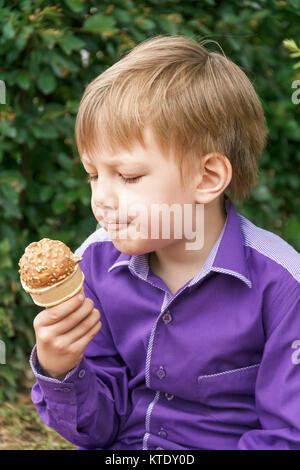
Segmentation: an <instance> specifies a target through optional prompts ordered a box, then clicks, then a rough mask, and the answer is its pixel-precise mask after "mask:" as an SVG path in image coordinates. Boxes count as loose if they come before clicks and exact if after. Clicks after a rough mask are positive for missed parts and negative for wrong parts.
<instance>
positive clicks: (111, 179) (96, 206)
mask: <svg viewBox="0 0 300 470" xmlns="http://www.w3.org/2000/svg"><path fill="white" fill-rule="evenodd" d="M145 141H146V144H147V147H146V150H144V149H143V147H142V146H140V144H137V145H136V146H135V147H134V149H133V151H132V152H131V153H128V152H127V151H126V150H124V151H121V152H120V153H118V154H114V155H100V154H99V155H97V156H96V157H94V158H93V161H92V160H91V159H89V160H86V158H87V156H86V157H83V164H84V167H85V169H86V171H87V173H89V175H90V176H92V177H93V178H92V181H91V190H92V199H91V206H92V210H93V213H94V215H95V218H96V219H97V221H98V222H99V223H100V225H101V226H102V227H104V228H105V230H107V231H108V232H109V234H110V235H111V239H112V241H113V243H114V245H115V247H116V248H117V249H118V250H119V251H121V252H123V253H126V254H140V253H148V252H151V251H155V250H157V249H160V248H163V247H165V246H167V245H170V244H172V243H178V242H179V240H178V239H177V238H176V239H174V236H173V235H174V219H173V212H172V210H170V211H169V218H168V217H163V215H162V214H163V211H162V210H161V211H160V212H158V211H156V212H155V214H158V218H156V217H155V216H153V215H152V217H151V208H152V214H153V211H155V206H154V205H162V204H164V205H165V208H171V206H172V204H175V203H176V205H177V206H178V207H179V206H180V207H181V208H182V211H181V214H182V218H180V219H177V220H180V226H181V220H182V219H183V204H191V205H192V206H191V208H192V210H193V211H194V208H195V201H194V194H195V193H194V191H195V189H194V187H193V184H189V185H188V187H187V188H184V187H183V186H182V183H181V180H180V173H179V169H178V167H177V165H176V164H175V163H174V162H173V161H172V160H171V159H170V160H169V161H168V160H167V159H166V158H164V157H163V155H161V153H160V151H159V149H158V147H157V146H156V144H155V140H154V138H153V135H152V132H151V130H150V129H149V128H146V129H145ZM117 160H120V163H117ZM114 163H115V166H113V165H114ZM137 177H139V179H137V180H136V181H134V180H133V182H130V181H129V182H128V181H127V182H125V181H124V180H123V178H127V179H129V178H137ZM122 211H123V212H122ZM109 219H112V220H115V221H116V222H118V221H120V222H125V224H126V226H124V228H121V227H119V228H117V229H116V231H113V228H112V227H109V225H108V224H107V223H106V220H109ZM162 219H163V220H162ZM168 219H169V221H168ZM155 220H159V223H158V224H157V223H156V224H155ZM142 221H144V223H143V224H142V225H141V223H142ZM145 221H146V225H145ZM162 223H163V224H164V230H165V227H166V225H165V224H167V230H168V231H167V232H164V233H167V234H168V233H169V234H170V235H169V236H168V238H166V235H163V233H162ZM177 223H178V222H177ZM147 224H148V226H147ZM155 225H156V226H157V229H156V230H158V231H156V232H155V231H154V232H152V233H157V234H158V235H156V238H154V236H152V239H151V230H154V228H152V227H154V226H155ZM145 228H146V231H145ZM181 233H183V234H184V232H183V229H182V232H181ZM182 240H183V237H182ZM180 242H181V241H180Z"/></svg>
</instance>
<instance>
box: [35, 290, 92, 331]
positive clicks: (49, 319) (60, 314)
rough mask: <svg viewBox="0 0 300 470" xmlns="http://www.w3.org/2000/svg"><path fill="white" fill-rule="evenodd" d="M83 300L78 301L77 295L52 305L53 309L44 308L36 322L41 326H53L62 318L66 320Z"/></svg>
mask: <svg viewBox="0 0 300 470" xmlns="http://www.w3.org/2000/svg"><path fill="white" fill-rule="evenodd" d="M84 300H85V298H83V300H80V299H79V296H78V295H74V296H73V297H71V298H70V299H68V300H65V301H64V302H62V303H60V304H58V305H54V307H49V308H46V309H45V310H42V311H41V312H40V313H39V314H38V315H37V317H38V318H37V322H38V323H39V324H40V325H41V326H48V325H53V324H54V323H57V322H59V321H61V320H62V319H63V318H66V317H67V316H68V315H70V313H72V312H74V311H75V310H78V308H79V307H80V306H81V305H82V304H83V302H84ZM90 300H91V299H90ZM37 322H36V323H37Z"/></svg>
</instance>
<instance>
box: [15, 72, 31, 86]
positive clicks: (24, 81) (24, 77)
mask: <svg viewBox="0 0 300 470" xmlns="http://www.w3.org/2000/svg"><path fill="white" fill-rule="evenodd" d="M16 83H17V85H19V87H20V88H23V90H28V88H29V87H30V75H29V73H28V72H26V71H25V70H21V71H20V72H19V73H18V75H17V77H16Z"/></svg>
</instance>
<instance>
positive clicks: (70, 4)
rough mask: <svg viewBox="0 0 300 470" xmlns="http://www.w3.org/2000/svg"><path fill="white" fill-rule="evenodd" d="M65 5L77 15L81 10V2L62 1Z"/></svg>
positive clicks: (77, 0) (80, 0)
mask: <svg viewBox="0 0 300 470" xmlns="http://www.w3.org/2000/svg"><path fill="white" fill-rule="evenodd" d="M64 2H65V4H66V5H67V6H68V7H69V8H70V10H72V11H74V12H75V13H79V12H80V11H81V10H82V8H83V3H84V1H83V0H64Z"/></svg>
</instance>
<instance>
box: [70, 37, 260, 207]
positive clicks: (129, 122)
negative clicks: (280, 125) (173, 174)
mask: <svg viewBox="0 0 300 470" xmlns="http://www.w3.org/2000/svg"><path fill="white" fill-rule="evenodd" d="M146 125H150V126H151V129H152V131H153V133H154V136H155V138H156V142H157V144H158V146H159V148H160V149H161V151H162V153H163V155H165V156H166V158H169V156H170V154H172V155H173V157H174V159H175V161H176V162H177V164H178V167H179V169H180V174H181V180H182V183H183V184H187V183H188V181H189V178H190V177H191V176H194V174H195V168H196V165H197V163H199V158H201V156H202V155H205V154H207V153H209V152H213V151H216V152H219V153H222V154H223V155H225V156H226V157H227V158H228V159H229V161H230V163H231V165H232V180H231V182H230V184H229V186H228V191H229V196H230V197H231V199H232V200H241V199H244V198H245V197H247V196H248V195H249V193H250V191H251V190H252V189H253V187H254V186H255V185H256V183H257V176H258V164H257V161H258V158H259V156H260V155H261V153H262V151H263V148H264V146H265V142H266V133H267V129H266V123H265V117H264V112H263V109H262V105H261V103H260V100H259V98H258V96H257V94H256V92H255V90H254V87H253V85H252V83H251V81H250V80H249V79H248V77H247V76H246V74H245V73H244V72H243V71H242V70H241V68H239V67H238V66H237V65H236V64H234V63H233V62H232V61H231V60H230V59H228V58H226V57H225V56H224V55H222V54H220V53H217V52H209V51H208V50H207V49H205V48H204V47H203V46H202V45H201V44H199V43H198V42H197V41H196V40H194V39H192V38H188V37H185V36H181V35H159V36H156V37H153V38H149V39H146V40H145V41H143V42H141V43H140V44H138V45H137V46H136V47H134V48H133V49H132V50H131V51H130V52H129V53H127V55H125V56H124V57H123V58H121V59H120V60H119V61H118V62H116V63H115V64H114V65H112V66H111V67H109V68H108V69H106V70H105V71H104V72H103V73H101V74H100V75H99V76H98V77H96V78H95V79H94V80H93V81H92V82H91V83H90V84H89V85H88V86H87V88H86V90H85V92H84V94H83V97H82V99H81V102H80V106H79V110H78V114H77V118H76V125H75V137H76V143H77V147H78V151H79V154H80V155H83V154H84V153H87V154H91V155H92V154H95V155H96V154H97V151H99V149H101V146H102V148H103V149H105V150H107V151H109V152H111V153H115V152H116V151H117V150H120V149H122V148H123V149H126V150H127V151H130V150H131V149H132V145H134V143H135V142H136V141H138V142H139V143H140V144H141V145H142V146H144V147H145V142H144V137H143V128H144V127H145V126H146ZM226 192H227V190H226Z"/></svg>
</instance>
